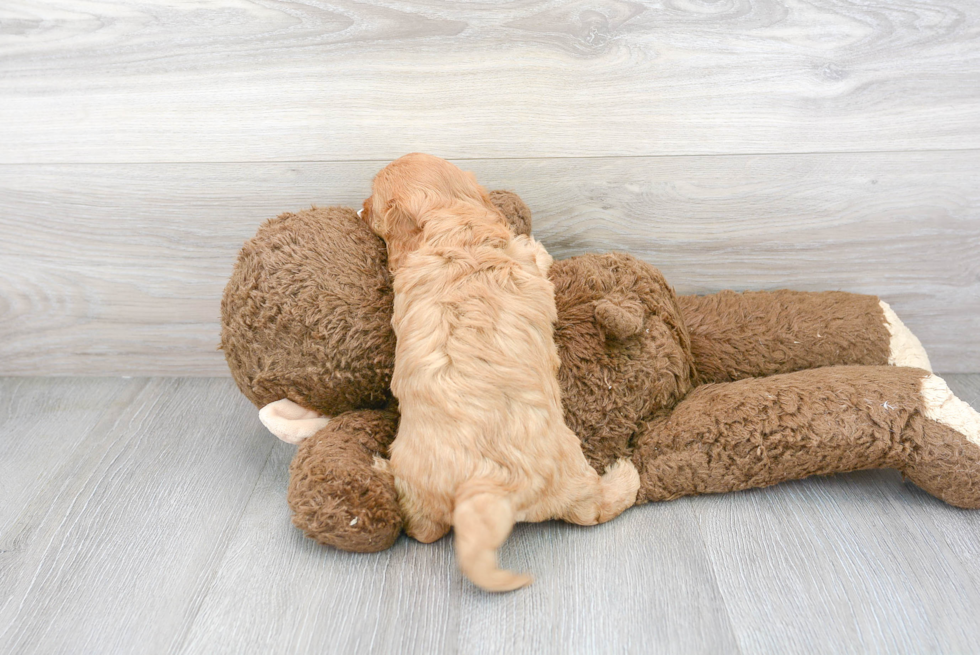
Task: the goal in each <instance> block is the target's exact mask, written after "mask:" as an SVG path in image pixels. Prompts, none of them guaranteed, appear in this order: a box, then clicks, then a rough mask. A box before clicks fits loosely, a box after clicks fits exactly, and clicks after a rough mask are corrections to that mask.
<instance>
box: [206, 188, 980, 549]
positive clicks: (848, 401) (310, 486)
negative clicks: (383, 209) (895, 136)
mask: <svg viewBox="0 0 980 655" xmlns="http://www.w3.org/2000/svg"><path fill="white" fill-rule="evenodd" d="M492 197H493V198H494V202H495V203H496V204H497V206H498V207H499V208H500V209H501V210H502V211H503V212H504V214H505V215H506V216H507V217H508V219H509V220H510V222H511V225H512V228H513V229H514V230H515V232H518V233H528V232H529V231H530V212H529V211H528V209H527V207H526V206H525V205H524V203H523V202H522V201H521V200H520V198H518V197H517V196H516V195H514V194H510V193H507V192H499V191H498V192H494V193H493V194H492ZM550 275H551V278H552V280H553V281H554V283H555V287H556V300H557V304H558V325H557V326H556V331H555V339H556V341H557V343H558V348H559V353H560V355H561V359H562V366H561V369H560V373H559V376H560V382H561V387H562V392H563V402H564V406H565V416H566V420H567V423H568V425H569V426H570V427H571V428H572V429H573V430H574V431H575V432H576V433H578V434H579V435H580V437H581V439H582V447H583V449H584V451H585V454H586V456H587V457H588V458H589V461H590V463H591V464H592V465H593V466H594V467H595V468H596V469H597V470H598V471H599V472H600V473H601V472H602V471H604V470H605V468H606V466H608V465H609V464H610V463H612V462H613V461H615V460H616V459H618V458H621V457H630V458H632V461H633V463H634V464H635V466H636V468H637V470H638V471H639V473H640V476H641V487H640V491H639V494H638V496H637V503H645V502H651V501H659V500H668V499H672V498H677V497H679V496H684V495H690V494H702V493H717V492H725V491H735V490H739V489H747V488H750V487H762V486H766V485H771V484H776V483H778V482H782V481H784V480H792V479H797V478H802V477H806V476H810V475H826V474H831V473H838V472H844V471H852V470H858V469H870V468H897V469H899V470H901V471H902V472H903V474H904V475H906V476H907V477H909V478H910V479H911V480H912V481H913V482H915V483H916V484H917V485H918V486H920V487H921V488H923V489H924V490H926V491H927V492H929V493H931V494H932V495H934V496H936V497H938V498H941V499H942V500H944V501H946V502H948V503H950V504H953V505H956V506H958V507H966V508H977V507H980V414H978V413H977V412H976V411H974V410H973V409H972V408H970V407H969V406H968V405H967V404H966V403H964V402H962V401H961V400H959V399H957V398H956V397H955V396H954V395H953V394H952V393H951V392H950V391H949V389H948V388H947V386H946V384H945V383H944V382H943V381H942V380H941V379H940V378H938V377H936V376H935V375H932V374H931V372H930V368H929V361H928V358H927V357H926V354H925V352H924V351H923V349H922V346H921V345H920V344H919V341H918V340H917V339H916V338H915V337H914V336H913V335H912V334H911V332H909V331H908V330H907V329H906V328H905V326H904V325H903V324H902V323H901V321H899V319H898V317H897V316H895V314H894V313H893V312H892V311H891V310H890V309H889V307H888V306H887V305H886V304H885V303H884V302H880V301H879V300H878V299H877V298H874V297H871V296H861V295H854V294H848V293H840V292H827V293H801V292H793V291H776V292H768V293H766V292H747V293H732V292H722V293H719V294H715V295H710V296H700V297H699V296H680V297H678V296H675V294H674V291H673V289H672V288H671V287H670V286H669V285H668V284H667V282H666V281H665V280H664V278H663V277H662V276H661V274H660V272H659V271H657V269H655V268H654V267H653V266H650V265H649V264H646V263H644V262H641V261H639V260H637V259H635V258H633V257H631V256H629V255H627V254H622V253H614V254H601V255H583V256H579V257H572V258H570V259H566V260H563V261H556V262H555V263H554V265H553V267H552V269H551V273H550ZM221 309H222V327H223V329H222V339H221V347H222V349H223V350H224V353H225V356H226V358H227V361H228V365H229V368H230V369H231V373H232V375H233V377H234V379H235V381H236V383H237V384H238V386H239V388H240V389H241V391H242V392H243V393H244V394H245V395H246V396H247V397H248V398H249V399H250V400H251V401H252V402H253V403H254V404H255V405H256V406H258V407H260V408H262V410H261V412H260V417H261V418H262V420H263V422H264V423H265V424H266V425H267V426H268V427H269V428H270V430H271V431H272V432H274V433H276V434H277V435H278V436H280V437H281V438H283V439H285V440H287V441H292V442H294V443H299V444H300V446H299V449H298V451H297V453H296V456H295V458H294V460H293V463H292V465H291V467H290V476H291V478H290V484H289V491H288V500H289V504H290V507H291V508H292V510H293V512H294V516H293V522H294V524H295V525H296V526H297V527H299V528H301V529H302V530H304V531H305V532H306V534H307V535H308V536H310V537H312V538H314V539H316V540H318V541H320V542H322V543H325V544H330V545H332V546H336V547H338V548H342V549H345V550H352V551H377V550H382V549H385V548H388V547H389V546H391V544H392V543H393V542H394V540H395V539H396V538H397V536H398V535H399V533H400V531H401V525H402V517H401V514H400V512H399V508H398V502H397V497H396V493H395V487H394V481H393V479H392V477H391V474H390V473H389V472H388V470H387V467H386V466H385V465H384V464H385V462H384V458H385V456H386V453H387V450H388V446H389V444H390V443H391V441H392V439H393V438H394V435H395V431H396V427H397V423H398V409H397V404H396V402H395V400H394V399H393V397H392V396H391V393H390V391H389V389H388V384H389V381H390V378H391V372H392V366H393V361H394V351H395V344H394V334H393V333H392V329H391V325H390V320H391V312H392V291H391V279H390V277H389V274H388V271H387V265H386V253H385V246H384V243H383V242H382V241H381V240H379V239H378V238H377V237H375V236H374V235H373V234H372V233H371V232H370V231H368V229H367V228H366V227H365V226H364V224H363V223H362V221H360V220H359V219H358V217H357V215H356V214H355V212H354V211H353V210H351V209H349V208H344V207H331V208H327V209H318V208H313V209H310V210H306V211H303V212H299V213H296V214H283V215H282V216H279V217H278V218H275V219H273V220H271V221H269V222H267V223H266V224H265V225H263V226H262V227H261V228H260V229H259V231H258V234H257V235H256V236H255V237H254V238H253V239H251V240H250V241H249V242H247V243H246V244H245V247H244V248H243V249H242V251H241V254H240V256H239V258H238V262H237V264H236V266H235V269H234V273H233V274H232V277H231V280H230V281H229V283H228V286H227V288H226V289H225V294H224V298H223V300H222V306H221Z"/></svg>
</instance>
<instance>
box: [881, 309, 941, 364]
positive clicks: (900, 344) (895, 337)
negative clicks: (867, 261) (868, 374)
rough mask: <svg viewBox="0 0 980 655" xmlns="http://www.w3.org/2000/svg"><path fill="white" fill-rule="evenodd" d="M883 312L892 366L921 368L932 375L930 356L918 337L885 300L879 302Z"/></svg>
mask: <svg viewBox="0 0 980 655" xmlns="http://www.w3.org/2000/svg"><path fill="white" fill-rule="evenodd" d="M878 304H879V305H880V306H881V311H882V312H883V313H884V315H885V327H886V328H887V329H888V334H889V335H890V336H891V340H890V341H889V352H888V363H889V364H891V365H892V366H910V367H912V368H921V369H923V370H925V371H929V372H930V373H932V365H931V364H930V363H929V355H927V354H926V349H925V348H923V347H922V343H921V342H920V341H919V339H918V337H916V336H915V335H914V334H912V332H911V330H909V329H908V328H907V327H905V324H904V323H902V321H901V320H900V319H899V318H898V315H897V314H895V312H894V311H892V308H891V307H889V306H888V303H886V302H885V301H884V300H881V301H879V302H878Z"/></svg>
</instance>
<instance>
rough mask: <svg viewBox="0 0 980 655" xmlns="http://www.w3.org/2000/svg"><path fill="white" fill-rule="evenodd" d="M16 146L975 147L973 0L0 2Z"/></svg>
mask: <svg viewBox="0 0 980 655" xmlns="http://www.w3.org/2000/svg"><path fill="white" fill-rule="evenodd" d="M0 25H2V29H0V95H2V96H3V98H4V102H3V103H2V104H0V143H3V144H4V148H3V150H2V152H0V161H2V162H5V163H25V162H33V163H55V162H76V163H84V162H149V161H156V162H160V161H166V162H191V161H196V162H201V161H231V162H237V161H270V160H279V161H284V160H289V161H300V160H302V161H308V160H320V161H323V160H345V161H347V160H360V159H365V158H372V159H384V158H393V157H395V156H398V155H400V154H402V153H404V152H408V151H413V150H425V151H431V152H435V153H437V154H440V155H443V156H448V157H471V158H495V157H515V156H517V157H565V156H607V155H664V154H710V153H761V152H767V153H778V152H826V151H835V152H836V151H848V152H854V151H893V150H923V149H960V148H977V147H980V92H978V89H980V48H977V45H976V44H977V41H976V39H977V36H976V35H977V29H978V25H980V5H978V4H977V3H976V2H974V1H973V0H934V1H932V2H928V3H923V2H918V1H916V0H892V1H891V2H888V3H868V2H846V3H842V2H837V1H836V0H811V1H810V2H805V3H803V2H794V1H791V0H773V1H771V2H751V3H750V2H744V1H740V2H712V3H699V2H671V3H658V2H651V3H641V2H622V1H619V0H602V1H601V2H580V1H578V0H560V1H558V2H550V1H546V0H529V1H522V2H517V3H507V4H503V5H501V4H496V3H490V4H474V3H457V2H449V1H448V0H431V1H429V2H426V3H424V4H421V5H419V4H412V3H405V2H400V1H398V0H370V1H369V2H353V1H352V0H334V1H333V2H331V3H329V4H327V5H324V4H321V3H312V4H304V3H296V2H276V1H261V2H260V1H252V0H220V1H218V2H212V3H208V4H207V6H199V5H188V6H174V5H172V4H171V3H165V2H149V3H141V4H138V5H134V4H132V3H128V2H123V1H121V0H115V1H111V0H107V1H105V2H100V3H98V4H95V5H91V4H89V5H78V4H77V3H74V2H71V1H70V0H46V1H45V2H41V3H38V2H34V3H13V4H11V3H4V5H3V7H0Z"/></svg>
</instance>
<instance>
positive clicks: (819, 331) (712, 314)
mask: <svg viewBox="0 0 980 655" xmlns="http://www.w3.org/2000/svg"><path fill="white" fill-rule="evenodd" d="M678 304H679V305H680V307H681V311H682V313H683V315H684V321H685V323H686V324H687V328H688V332H689V333H690V337H691V351H692V354H693V356H694V360H695V366H696V368H697V370H698V373H699V375H700V378H701V381H702V382H730V381H734V380H741V379H744V378H749V377H762V376H765V375H775V374H778V373H791V372H793V371H802V370H806V369H810V368H817V367H821V366H838V365H854V364H861V365H874V364H891V365H893V366H914V367H917V368H923V369H925V370H931V368H930V366H929V358H928V356H927V355H926V353H925V350H924V349H923V348H922V344H921V343H919V340H918V339H917V338H916V337H915V335H913V334H912V333H911V332H910V331H909V330H908V328H906V327H905V325H904V324H902V322H901V321H900V320H899V318H898V316H896V315H895V312H893V311H892V310H891V308H890V307H889V306H888V305H887V304H886V303H884V302H882V301H881V300H879V299H878V298H876V297H875V296H865V295H860V294H853V293H844V292H840V291H827V292H822V293H808V292H802V291H772V292H765V291H757V292H745V293H734V292H732V291H723V292H721V293H717V294H713V295H709V296H680V297H679V298H678Z"/></svg>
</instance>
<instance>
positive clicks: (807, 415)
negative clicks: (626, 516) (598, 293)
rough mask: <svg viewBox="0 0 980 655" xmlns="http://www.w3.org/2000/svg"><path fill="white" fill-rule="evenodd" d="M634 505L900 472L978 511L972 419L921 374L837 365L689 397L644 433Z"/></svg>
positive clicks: (979, 450) (708, 388) (977, 435)
mask: <svg viewBox="0 0 980 655" xmlns="http://www.w3.org/2000/svg"><path fill="white" fill-rule="evenodd" d="M634 443H635V449H634V454H633V461H634V464H635V465H636V467H637V470H638V471H639V472H640V480H641V482H640V492H639V494H638V496H637V502H638V503H639V502H649V501H657V500H668V499H671V498H677V497H679V496H686V495H691V494H703V493H719V492H727V491H737V490H740V489H748V488H752V487H765V486H768V485H771V484H776V483H778V482H782V481H784V480H794V479H798V478H803V477H807V476H810V475H827V474H831V473H841V472H845V471H853V470H860V469H871V468H897V469H899V470H901V471H902V472H903V473H904V474H905V475H906V476H908V477H909V478H911V480H912V481H913V482H915V483H916V484H917V485H918V486H919V487H921V488H922V489H924V490H925V491H927V492H929V493H930V494H932V495H934V496H937V497H938V498H940V499H942V500H944V501H946V502H947V503H950V504H952V505H956V506H958V507H968V508H980V414H978V413H977V412H976V411H975V410H973V409H972V408H971V407H970V406H969V405H967V404H966V403H964V402H963V401H961V400H959V399H958V398H956V397H955V396H954V395H953V394H952V393H951V392H950V391H949V388H948V387H947V386H946V384H945V382H943V381H942V379H940V378H938V377H936V376H935V375H932V374H931V373H929V372H928V371H925V370H922V369H915V368H904V367H891V366H835V367H827V368H821V369H814V370H810V371H800V372H797V373H789V374H786V375H777V376H773V377H769V378H753V379H747V380H741V381H738V382H728V383H720V384H709V385H704V386H701V387H698V388H696V389H695V390H694V391H692V392H691V393H690V394H688V396H687V397H686V398H685V399H684V400H683V401H681V402H680V403H679V404H678V405H677V406H676V407H675V408H674V409H673V410H672V411H670V412H664V413H661V414H660V415H658V416H656V417H654V418H653V419H651V420H650V421H648V422H645V423H643V424H641V428H640V432H639V433H638V435H637V439H636V441H635V442H634Z"/></svg>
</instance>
